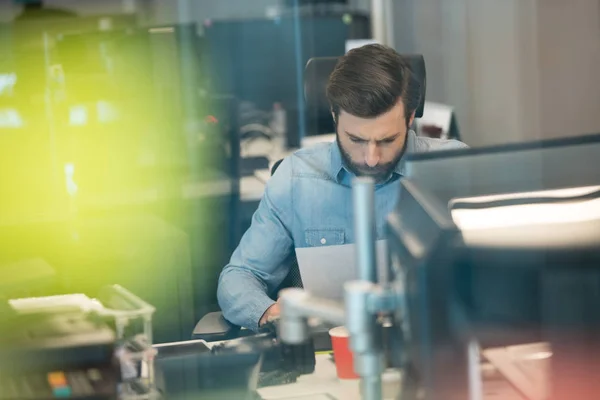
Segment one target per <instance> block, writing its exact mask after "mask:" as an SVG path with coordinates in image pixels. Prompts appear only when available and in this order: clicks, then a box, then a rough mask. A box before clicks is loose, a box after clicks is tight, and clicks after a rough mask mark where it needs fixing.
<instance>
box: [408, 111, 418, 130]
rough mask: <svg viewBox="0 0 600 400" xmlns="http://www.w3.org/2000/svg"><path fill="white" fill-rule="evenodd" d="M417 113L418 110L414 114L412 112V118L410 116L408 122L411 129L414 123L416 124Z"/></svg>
mask: <svg viewBox="0 0 600 400" xmlns="http://www.w3.org/2000/svg"><path fill="white" fill-rule="evenodd" d="M416 112H417V111H416V110H415V111H413V112H412V114H411V116H410V120H409V121H408V126H409V127H411V126H412V124H413V122H415V113H416Z"/></svg>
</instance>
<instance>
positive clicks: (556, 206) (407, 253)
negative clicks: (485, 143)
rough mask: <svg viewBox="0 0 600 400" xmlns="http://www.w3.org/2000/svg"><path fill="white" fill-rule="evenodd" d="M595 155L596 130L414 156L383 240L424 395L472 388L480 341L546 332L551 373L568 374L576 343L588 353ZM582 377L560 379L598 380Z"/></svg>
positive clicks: (594, 269) (598, 213)
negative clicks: (403, 297) (398, 285)
mask: <svg viewBox="0 0 600 400" xmlns="http://www.w3.org/2000/svg"><path fill="white" fill-rule="evenodd" d="M598 157H600V136H598V135H595V136H587V137H581V138H572V139H566V140H557V141H545V142H538V143H528V144H523V145H510V146H501V147H496V148H488V149H480V150H477V149H472V150H462V151H449V152H441V153H437V154H427V155H415V156H413V157H411V158H410V159H409V161H408V163H407V176H406V177H404V178H403V179H402V180H401V190H402V192H401V196H400V200H399V203H398V205H397V208H396V210H395V211H394V212H393V213H392V214H391V215H390V216H389V219H388V229H389V231H388V233H389V238H388V240H389V242H388V247H389V252H390V254H389V257H390V265H391V269H392V271H391V275H392V277H393V281H395V282H396V283H401V284H402V286H403V287H404V288H405V289H404V290H405V293H406V307H405V308H403V309H401V310H399V311H398V313H397V314H396V318H397V319H398V320H402V321H404V324H403V325H402V326H403V327H404V329H403V330H402V331H399V332H398V335H399V336H400V335H403V336H405V337H407V338H408V346H407V349H408V353H409V359H410V362H409V364H410V365H411V368H412V371H413V373H414V375H413V376H414V377H416V378H415V379H416V380H417V381H418V382H419V383H418V384H419V385H420V386H421V387H422V388H423V390H424V391H425V393H426V396H425V399H437V398H444V399H454V398H468V395H469V392H468V390H469V387H470V385H472V384H473V379H474V377H473V374H472V371H473V369H472V367H473V365H475V364H476V365H477V366H478V365H479V355H478V354H479V353H478V349H480V348H486V347H496V346H506V345H514V344H523V343H531V342H536V341H542V340H543V341H547V342H549V343H550V345H551V347H553V352H554V355H553V357H552V362H551V365H552V367H551V368H552V373H553V375H554V374H559V375H555V376H562V375H564V376H565V377H567V376H568V377H572V376H573V373H572V371H571V372H569V371H568V368H571V369H573V368H574V367H573V354H576V355H577V357H576V360H577V363H578V366H589V365H590V363H593V359H592V358H593V357H595V356H596V355H597V354H598V351H597V350H598V346H597V344H595V343H593V342H590V340H589V337H591V336H593V335H594V334H597V333H598V332H597V330H596V329H597V328H596V327H597V326H598V322H600V318H598V317H597V315H598V313H596V312H593V311H592V310H595V309H597V308H598V307H599V306H600V299H599V298H598V297H597V295H596V293H597V288H596V286H595V285H596V283H595V282H598V281H599V280H600V269H599V268H598V266H600V171H599V170H598V169H597V168H595V162H594V161H593V160H597V159H598ZM590 282H594V283H590ZM554 346H556V347H555V348H556V351H555V349H554ZM583 348H587V349H589V351H587V352H585V351H581V350H582V349H583ZM470 368H471V369H470ZM576 369H577V368H576ZM577 370H578V369H577ZM586 377H587V375H586V374H580V378H581V379H579V378H573V379H570V378H569V379H570V380H568V379H566V378H565V379H563V380H560V379H557V380H556V382H553V383H552V385H553V389H554V390H555V391H558V392H560V391H561V390H564V387H565V385H567V384H569V385H572V384H574V382H576V383H577V384H576V386H575V387H580V388H581V390H582V391H586V393H587V391H590V390H592V389H593V390H597V389H598V388H597V384H596V383H595V380H589V379H587V378H586ZM575 397H577V398H583V397H578V396H575ZM556 398H557V399H559V398H561V399H562V398H563V397H556Z"/></svg>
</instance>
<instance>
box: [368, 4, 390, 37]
mask: <svg viewBox="0 0 600 400" xmlns="http://www.w3.org/2000/svg"><path fill="white" fill-rule="evenodd" d="M385 2H386V0H371V37H372V38H373V39H375V40H376V41H377V42H379V43H381V44H387V29H386V16H385V11H386V7H385Z"/></svg>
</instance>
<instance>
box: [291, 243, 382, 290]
mask: <svg viewBox="0 0 600 400" xmlns="http://www.w3.org/2000/svg"><path fill="white" fill-rule="evenodd" d="M375 245H376V249H375V250H376V251H375V254H376V257H377V273H378V278H379V281H380V282H384V281H386V280H387V277H388V273H387V272H388V268H387V266H388V262H387V240H378V241H377V242H376V244H375ZM296 258H297V260H298V267H299V268H300V275H301V277H302V283H303V285H304V289H305V290H306V291H308V292H310V293H312V294H314V295H316V296H319V297H322V298H327V299H332V300H342V299H343V298H344V283H345V282H348V281H352V280H355V279H356V278H357V273H356V245H354V244H344V245H340V246H322V247H306V248H297V249H296Z"/></svg>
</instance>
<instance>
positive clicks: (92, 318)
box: [0, 285, 157, 400]
mask: <svg viewBox="0 0 600 400" xmlns="http://www.w3.org/2000/svg"><path fill="white" fill-rule="evenodd" d="M1 307H2V308H1V309H0V318H1V323H0V371H2V373H1V376H2V379H0V398H1V399H32V400H34V399H49V398H59V397H60V398H76V399H116V398H117V397H118V398H120V399H129V398H139V399H146V398H147V399H150V398H156V396H157V392H156V390H155V389H154V368H153V357H154V353H155V351H154V350H153V349H152V347H151V341H152V314H153V313H154V307H152V306H150V305H149V304H147V303H145V302H144V301H143V300H141V299H139V298H138V297H137V296H135V295H133V294H132V293H130V292H129V291H127V290H126V289H124V288H122V287H120V286H118V285H114V286H108V287H105V288H103V289H102V290H101V292H100V293H99V296H98V299H90V298H89V297H87V296H85V295H83V294H72V295H61V296H49V297H37V298H24V299H14V300H9V301H8V302H5V303H3V304H2V306H1ZM153 396H154V397H153Z"/></svg>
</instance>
